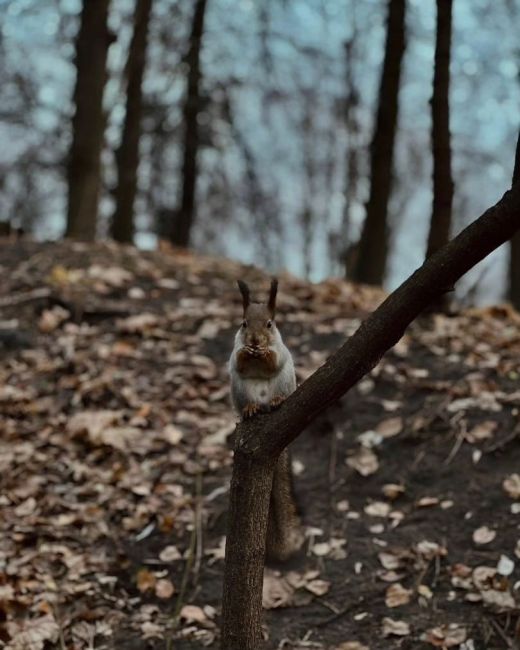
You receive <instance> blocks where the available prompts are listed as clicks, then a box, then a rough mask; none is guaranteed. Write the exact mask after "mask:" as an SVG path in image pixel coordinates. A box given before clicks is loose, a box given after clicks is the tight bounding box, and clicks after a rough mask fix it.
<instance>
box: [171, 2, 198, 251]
mask: <svg viewBox="0 0 520 650" xmlns="http://www.w3.org/2000/svg"><path fill="white" fill-rule="evenodd" d="M206 4H207V0H197V1H196V4H195V10H194V13H193V22H192V27H191V34H190V40H189V48H188V54H187V56H186V63H187V65H188V78H187V85H188V88H187V91H186V100H185V102H184V109H183V119H184V148H183V162H182V190H181V203H180V207H179V209H178V210H177V212H176V213H175V215H174V218H173V224H172V230H171V237H170V238H171V242H172V244H174V245H175V246H182V247H187V246H189V243H190V235H191V231H192V227H193V222H194V221H195V211H196V197H195V193H196V186H197V167H198V165H197V159H198V152H199V129H198V117H199V113H200V108H201V81H202V72H201V66H200V53H201V49H202V38H203V34H204V16H205V13H206Z"/></svg>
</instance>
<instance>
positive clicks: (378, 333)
mask: <svg viewBox="0 0 520 650" xmlns="http://www.w3.org/2000/svg"><path fill="white" fill-rule="evenodd" d="M519 150H520V140H519V146H518V149H517V161H518V157H519V155H520V153H519ZM517 168H518V167H517ZM519 230H520V183H515V184H514V185H513V188H512V189H511V190H510V191H508V192H506V193H505V194H504V196H503V197H502V199H500V201H499V202H498V203H497V204H496V205H495V206H493V207H492V208H490V209H489V210H487V211H486V212H484V214H483V215H482V216H481V217H480V218H479V219H477V220H476V221H475V222H473V223H472V224H471V225H470V226H468V227H467V228H465V229H464V230H463V231H462V232H461V233H460V234H459V235H458V236H457V237H456V238H455V239H454V240H453V241H451V242H450V243H448V244H446V245H445V246H443V247H442V248H441V249H439V250H438V251H437V253H435V254H434V255H432V256H431V257H430V258H428V259H427V260H426V261H425V263H424V264H423V265H422V266H421V268H419V269H418V270H417V271H416V272H415V273H414V274H413V275H412V276H411V277H410V278H409V279H408V280H406V282H404V283H403V284H402V285H401V286H400V287H399V288H398V289H397V290H396V291H394V293H392V294H391V295H390V296H389V297H388V298H387V299H386V300H385V301H384V302H383V303H382V304H381V305H380V307H378V309H376V310H375V311H374V312H373V313H372V315H371V316H369V317H368V318H367V319H366V320H365V321H364V323H362V325H361V326H360V328H359V329H358V330H357V332H356V333H355V334H354V336H352V337H351V338H350V339H349V340H348V341H347V342H346V343H345V344H344V345H343V346H342V347H341V348H340V349H339V350H338V351H337V352H335V353H334V354H333V355H332V356H331V357H330V359H329V360H328V361H327V362H326V363H325V364H324V365H323V366H322V367H321V368H319V369H318V370H317V371H316V372H315V373H314V374H313V375H311V377H309V378H308V379H307V380H306V381H305V382H304V383H303V384H302V385H301V386H300V387H299V388H298V389H297V390H296V391H295V392H294V393H293V394H292V395H290V396H289V397H288V398H287V400H285V402H284V403H283V404H282V406H281V407H280V408H279V409H278V410H277V411H275V412H273V413H270V414H267V415H263V416H258V417H256V418H253V419H252V420H249V421H247V422H244V423H241V424H239V425H238V427H237V432H236V433H237V437H236V440H237V441H238V442H237V444H236V448H235V458H234V465H233V476H232V480H231V490H230V508H229V521H228V536H227V543H226V566H225V573H224V593H223V607H222V617H223V624H222V648H223V650H257V649H258V648H260V647H261V641H260V639H261V634H260V620H261V612H262V579H263V568H264V552H265V537H266V530H267V514H268V508H269V498H270V493H271V484H272V476H273V468H274V464H275V462H276V459H277V457H278V455H279V454H280V452H281V451H282V450H283V449H284V448H285V447H286V446H287V445H288V444H289V443H291V442H292V441H293V440H294V439H295V438H297V436H298V435H299V434H300V433H301V432H302V431H303V429H304V428H305V427H306V426H307V425H308V424H309V423H310V422H312V421H313V420H314V418H315V417H316V416H317V415H318V414H319V413H321V412H322V411H323V410H325V409H326V408H327V407H328V406H329V405H331V404H332V403H333V402H335V401H336V400H337V399H339V398H340V397H341V396H342V395H344V394H345V393H346V392H347V391H348V390H349V389H350V388H351V387H352V386H354V384H356V383H357V382H358V381H359V380H360V379H361V378H362V377H363V376H364V375H365V374H366V373H367V372H369V371H370V370H371V369H372V368H373V367H374V366H375V365H376V364H377V363H378V361H379V360H380V359H381V357H382V356H383V354H384V353H385V352H386V351H387V350H389V349H390V348H391V347H392V346H393V345H395V343H397V341H398V340H399V339H400V338H401V336H402V335H403V333H404V331H405V329H406V328H407V327H408V325H409V324H410V323H411V322H412V321H413V320H414V319H415V318H416V317H417V316H418V315H419V314H420V313H421V312H422V310H423V309H424V308H425V307H426V306H428V304H429V303H430V302H431V301H432V300H435V299H436V298H438V297H439V296H441V295H442V294H443V293H444V292H445V291H447V290H450V289H451V288H452V287H453V285H454V284H455V283H456V282H457V280H459V278H460V277H461V276H462V275H464V274H465V273H466V272H467V271H469V270H470V269H471V268H472V267H473V266H475V264H477V263H478V262H480V261H481V260H482V259H484V258H485V257H486V256H487V255H489V253H491V252H492V251H493V250H495V249H496V248H498V247H499V246H500V245H501V244H503V243H504V242H506V241H507V240H508V239H510V238H511V237H512V236H513V235H514V233H515V232H516V231H519Z"/></svg>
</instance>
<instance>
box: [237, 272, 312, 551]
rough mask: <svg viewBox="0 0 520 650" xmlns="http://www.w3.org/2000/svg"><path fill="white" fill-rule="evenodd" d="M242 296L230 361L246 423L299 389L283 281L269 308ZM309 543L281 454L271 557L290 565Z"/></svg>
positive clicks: (269, 547) (245, 292) (275, 286)
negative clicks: (283, 319)
mask: <svg viewBox="0 0 520 650" xmlns="http://www.w3.org/2000/svg"><path fill="white" fill-rule="evenodd" d="M238 287H239V289H240V293H241V294H242V303H243V309H244V313H243V321H242V324H241V326H240V329H239V330H238V332H237V333H236V336H235V345H234V347H233V351H232V353H231V358H230V360H229V372H230V376H231V398H232V401H233V406H234V408H235V410H236V411H237V413H238V414H239V415H240V416H241V417H242V418H243V419H244V418H248V417H251V416H253V415H254V414H255V413H257V412H259V411H261V410H263V409H268V408H273V407H276V406H278V405H279V404H280V403H281V402H283V400H284V399H285V398H286V397H287V396H288V395H290V394H291V393H292V392H293V391H294V390H295V389H296V375H295V372H294V363H293V359H292V356H291V353H290V352H289V350H288V348H287V347H286V346H285V344H284V342H283V340H282V337H281V334H280V332H279V330H278V328H277V327H276V323H275V315H276V294H277V291H278V280H276V279H273V280H272V281H271V288H270V291H269V299H268V301H267V303H254V302H252V301H251V295H250V290H249V287H248V286H247V284H246V283H245V282H243V281H242V280H239V281H238ZM302 543H303V534H302V530H301V524H300V518H299V516H298V512H297V507H296V503H295V500H294V494H293V488H292V474H291V461H290V456H289V452H288V450H287V449H284V451H283V452H282V453H281V454H280V457H279V459H278V461H277V465H276V468H275V472H274V477H273V487H272V492H271V501H270V505H269V520H268V525H267V541H266V555H267V558H268V559H271V560H280V561H283V560H286V559H287V558H288V557H289V556H291V555H292V554H293V553H295V552H296V551H298V550H299V548H300V547H301V545H302Z"/></svg>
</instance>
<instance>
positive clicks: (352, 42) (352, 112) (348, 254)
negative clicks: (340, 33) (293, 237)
mask: <svg viewBox="0 0 520 650" xmlns="http://www.w3.org/2000/svg"><path fill="white" fill-rule="evenodd" d="M354 7H355V5H354ZM353 20H354V19H353ZM358 40H359V33H358V30H357V27H356V24H355V23H354V28H353V34H352V37H351V38H350V39H349V40H348V41H346V43H345V63H346V78H345V81H346V86H347V93H346V97H345V126H346V130H347V136H348V142H347V154H346V174H345V176H346V178H345V206H344V208H343V223H342V232H341V240H342V246H341V251H340V255H341V258H342V262H343V266H344V271H345V277H347V278H348V277H350V272H351V269H352V267H353V266H355V255H356V252H357V242H353V241H352V235H351V222H352V210H353V207H354V205H355V204H356V202H357V200H358V192H359V188H358V186H359V180H360V160H359V157H360V156H359V142H358V139H359V133H360V130H361V128H360V123H359V117H358V111H359V104H360V95H359V89H358V87H357V83H356V78H355V74H354V63H355V57H356V45H357V42H358Z"/></svg>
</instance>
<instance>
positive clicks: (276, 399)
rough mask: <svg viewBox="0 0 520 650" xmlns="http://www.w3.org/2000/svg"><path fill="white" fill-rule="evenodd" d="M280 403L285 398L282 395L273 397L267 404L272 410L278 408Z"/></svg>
mask: <svg viewBox="0 0 520 650" xmlns="http://www.w3.org/2000/svg"><path fill="white" fill-rule="evenodd" d="M282 402H285V397H284V396H283V395H275V396H274V397H273V399H272V400H271V401H270V402H269V406H270V408H272V409H275V408H276V407H278V406H280V404H281V403H282Z"/></svg>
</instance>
